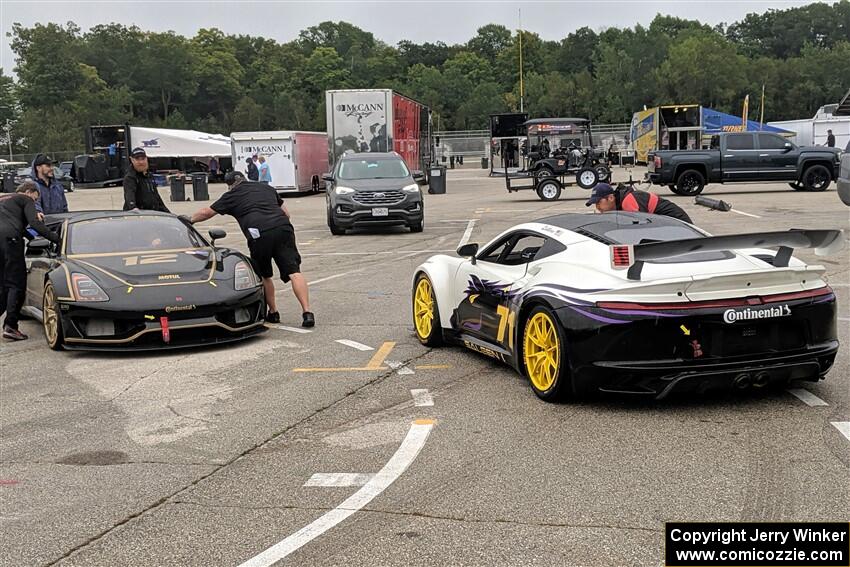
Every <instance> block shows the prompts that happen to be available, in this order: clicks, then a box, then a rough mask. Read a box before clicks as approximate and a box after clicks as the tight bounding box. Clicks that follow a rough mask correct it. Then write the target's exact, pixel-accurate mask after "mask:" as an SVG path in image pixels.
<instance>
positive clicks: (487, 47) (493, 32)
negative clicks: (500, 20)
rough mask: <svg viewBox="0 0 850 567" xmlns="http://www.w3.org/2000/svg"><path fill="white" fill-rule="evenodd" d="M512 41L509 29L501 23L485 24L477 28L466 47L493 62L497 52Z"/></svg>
mask: <svg viewBox="0 0 850 567" xmlns="http://www.w3.org/2000/svg"><path fill="white" fill-rule="evenodd" d="M512 41H513V39H512V37H511V30H509V29H508V28H506V27H505V26H503V25H499V24H487V25H486V26H482V27H480V28H478V31H477V32H476V34H475V37H473V38H472V39H470V40H469V41H468V42H467V44H466V48H467V49H468V50H469V51H471V52H473V53H475V54H476V55H479V56H480V57H483V58H484V59H486V60H488V61H489V62H490V63H491V64H493V63H495V62H496V57H497V56H498V55H499V53H501V52H502V51H504V50H505V49H507V48H508V47H510V45H511V42H512Z"/></svg>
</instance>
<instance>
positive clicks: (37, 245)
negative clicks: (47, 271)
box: [27, 236, 51, 256]
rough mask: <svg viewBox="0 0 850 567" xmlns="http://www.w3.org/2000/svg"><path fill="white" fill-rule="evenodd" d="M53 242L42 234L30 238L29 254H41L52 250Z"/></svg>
mask: <svg viewBox="0 0 850 567" xmlns="http://www.w3.org/2000/svg"><path fill="white" fill-rule="evenodd" d="M50 246H51V242H50V241H49V240H47V239H46V238H44V237H42V236H38V237H36V238H33V239H32V240H30V242H29V244H27V256H40V255H42V254H44V253H45V252H47V251H48V250H50Z"/></svg>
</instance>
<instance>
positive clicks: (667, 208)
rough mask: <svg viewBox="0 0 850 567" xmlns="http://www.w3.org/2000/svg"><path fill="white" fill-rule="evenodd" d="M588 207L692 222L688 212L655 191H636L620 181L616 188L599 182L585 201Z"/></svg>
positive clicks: (602, 210)
mask: <svg viewBox="0 0 850 567" xmlns="http://www.w3.org/2000/svg"><path fill="white" fill-rule="evenodd" d="M585 205H587V206H588V207H589V206H591V205H596V210H597V211H599V212H600V213H606V212H608V211H631V212H640V213H650V214H654V215H666V216H668V217H673V218H676V219H679V220H681V221H685V222H686V223H689V224H693V221H691V217H689V216H688V213H686V212H685V211H683V210H682V208H681V207H679V206H678V205H676V204H674V203H672V202H670V201H668V200H667V199H664V198H662V197H659V196H658V195H656V194H655V193H647V192H646V191H638V190H636V189H634V188H632V187H631V186H628V185H623V184H622V183H621V184H620V185H618V186H617V188H616V189H614V188H613V187H611V186H610V185H608V184H607V183H599V184H598V185H596V187H594V188H593V191H592V192H591V194H590V199H588V200H587V202H586V203H585Z"/></svg>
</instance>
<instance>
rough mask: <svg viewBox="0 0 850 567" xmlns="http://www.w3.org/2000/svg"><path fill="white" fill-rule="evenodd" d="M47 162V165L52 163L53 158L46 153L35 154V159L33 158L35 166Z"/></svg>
mask: <svg viewBox="0 0 850 567" xmlns="http://www.w3.org/2000/svg"><path fill="white" fill-rule="evenodd" d="M45 164H46V165H52V164H53V160H52V159H50V158H49V157H48V156H46V155H44V154H38V155H37V156H35V159H34V160H32V166H33V167H38V166H39V165H45Z"/></svg>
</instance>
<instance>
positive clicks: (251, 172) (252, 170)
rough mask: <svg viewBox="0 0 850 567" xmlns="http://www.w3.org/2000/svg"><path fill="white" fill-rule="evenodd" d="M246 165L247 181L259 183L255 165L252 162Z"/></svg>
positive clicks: (257, 170) (258, 171)
mask: <svg viewBox="0 0 850 567" xmlns="http://www.w3.org/2000/svg"><path fill="white" fill-rule="evenodd" d="M247 165H248V171H247V173H248V180H249V181H259V180H260V170H259V169H258V168H257V164H256V163H254V162H253V161H252V162H251V163H249V164H247Z"/></svg>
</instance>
